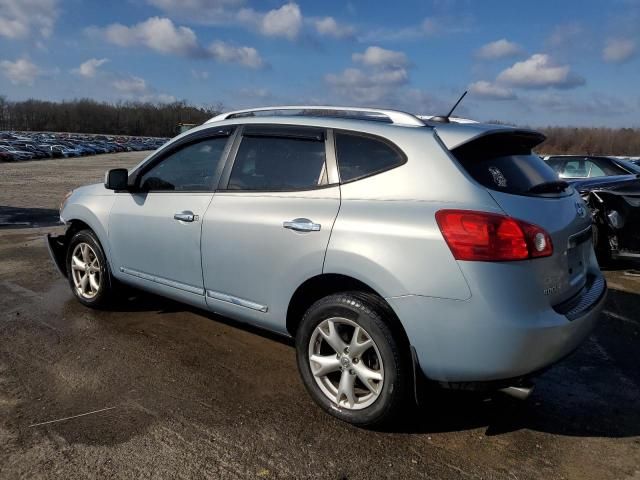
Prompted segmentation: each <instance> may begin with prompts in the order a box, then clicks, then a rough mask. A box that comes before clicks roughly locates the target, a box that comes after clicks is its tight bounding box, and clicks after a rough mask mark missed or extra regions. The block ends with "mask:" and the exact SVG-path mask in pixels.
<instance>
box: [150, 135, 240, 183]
mask: <svg viewBox="0 0 640 480" xmlns="http://www.w3.org/2000/svg"><path fill="white" fill-rule="evenodd" d="M227 140H228V137H216V138H209V139H206V140H201V141H199V142H196V143H191V144H189V145H186V146H185V147H182V148H181V149H180V150H178V151H176V152H174V153H171V154H170V155H169V156H168V157H166V158H165V159H164V160H162V161H161V162H160V163H158V164H157V165H156V166H154V167H152V168H151V169H150V170H149V171H148V172H146V173H145V174H143V175H142V178H141V179H140V187H141V188H142V190H145V191H150V190H175V191H203V192H209V191H212V190H213V189H214V188H215V185H213V182H214V178H215V172H216V170H217V167H218V164H219V162H220V160H221V158H222V151H223V150H224V147H225V145H226V144H227Z"/></svg>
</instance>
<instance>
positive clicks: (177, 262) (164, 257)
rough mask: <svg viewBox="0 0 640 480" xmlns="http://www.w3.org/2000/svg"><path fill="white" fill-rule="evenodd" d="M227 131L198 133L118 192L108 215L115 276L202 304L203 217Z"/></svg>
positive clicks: (213, 185) (224, 150) (222, 160)
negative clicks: (129, 189) (130, 186)
mask: <svg viewBox="0 0 640 480" xmlns="http://www.w3.org/2000/svg"><path fill="white" fill-rule="evenodd" d="M229 138H230V137H229V135H228V134H224V135H215V136H211V137H205V138H197V139H195V140H193V141H190V142H187V143H186V144H181V145H179V146H177V147H175V148H172V149H171V150H170V151H169V152H167V153H166V154H162V156H161V157H160V158H159V159H156V160H152V161H151V163H150V164H149V165H145V166H143V167H142V171H141V172H140V174H139V175H138V176H137V179H136V184H137V185H136V188H135V191H134V192H133V193H130V192H118V193H117V194H116V196H117V197H116V201H115V202H114V205H113V209H112V211H111V214H110V217H109V241H110V244H111V255H112V262H111V263H112V267H113V269H114V272H113V273H114V275H115V276H116V277H117V278H119V279H120V280H122V281H124V282H126V283H131V284H134V285H136V286H138V287H141V288H144V289H147V290H152V291H155V292H157V293H160V294H161V295H164V296H168V297H171V298H175V299H176V300H180V301H184V302H187V303H191V304H193V305H197V306H205V300H204V288H203V281H202V263H201V260H200V236H201V228H202V219H203V217H204V215H205V212H206V210H207V208H208V206H209V204H210V203H211V199H212V198H213V192H214V190H215V188H216V187H217V184H218V180H219V178H220V174H221V171H222V166H223V165H222V163H223V162H224V158H225V153H226V151H227V144H228V143H229Z"/></svg>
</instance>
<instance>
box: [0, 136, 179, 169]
mask: <svg viewBox="0 0 640 480" xmlns="http://www.w3.org/2000/svg"><path fill="white" fill-rule="evenodd" d="M167 140H168V139H167V138H157V137H123V136H111V135H87V134H78V133H43V132H0V161H3V162H16V161H24V160H40V159H47V158H67V157H79V156H81V155H96V154H99V153H115V152H131V151H141V150H155V149H156V148H158V147H160V146H161V145H162V144H164V143H165V142H166V141H167Z"/></svg>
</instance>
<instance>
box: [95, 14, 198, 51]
mask: <svg viewBox="0 0 640 480" xmlns="http://www.w3.org/2000/svg"><path fill="white" fill-rule="evenodd" d="M103 33H104V36H105V38H106V39H107V41H109V42H111V43H113V44H115V45H118V46H121V47H129V46H133V45H144V46H146V47H148V48H150V49H152V50H155V51H157V52H160V53H165V54H176V55H193V54H195V53H196V52H197V50H198V40H197V37H196V34H195V33H194V31H193V30H191V29H190V28H188V27H176V26H175V25H174V24H173V22H172V21H171V20H170V19H168V18H160V17H152V18H149V19H147V20H145V21H144V22H140V23H137V24H135V25H132V26H131V27H127V26H125V25H122V24H120V23H113V24H111V25H109V26H107V27H105V28H104V30H103Z"/></svg>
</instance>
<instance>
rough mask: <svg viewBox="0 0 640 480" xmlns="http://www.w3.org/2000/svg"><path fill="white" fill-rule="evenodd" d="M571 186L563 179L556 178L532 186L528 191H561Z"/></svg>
mask: <svg viewBox="0 0 640 480" xmlns="http://www.w3.org/2000/svg"><path fill="white" fill-rule="evenodd" d="M567 188H569V184H568V183H567V182H565V181H563V180H555V181H553V182H544V183H540V184H538V185H536V186H535V187H531V188H530V189H529V190H527V193H561V192H564V191H565V190H566V189H567Z"/></svg>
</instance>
